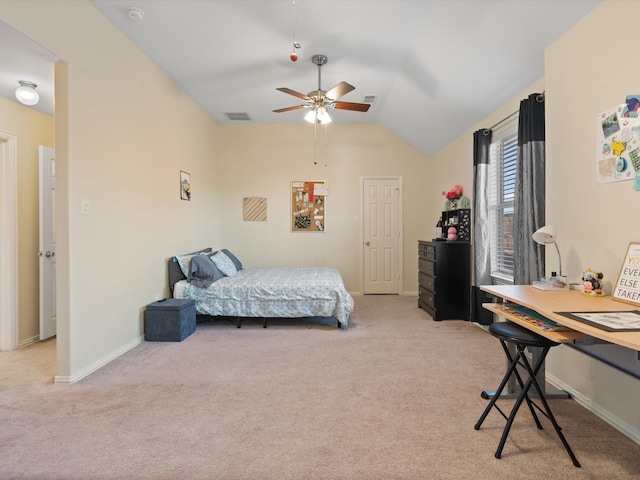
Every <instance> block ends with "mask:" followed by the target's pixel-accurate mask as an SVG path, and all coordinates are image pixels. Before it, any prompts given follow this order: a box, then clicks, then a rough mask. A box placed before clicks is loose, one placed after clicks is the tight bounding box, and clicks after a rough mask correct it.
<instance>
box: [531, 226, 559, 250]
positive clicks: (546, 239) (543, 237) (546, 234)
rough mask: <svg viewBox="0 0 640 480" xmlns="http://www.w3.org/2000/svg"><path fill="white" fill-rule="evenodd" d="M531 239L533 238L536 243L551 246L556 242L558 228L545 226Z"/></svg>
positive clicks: (534, 233)
mask: <svg viewBox="0 0 640 480" xmlns="http://www.w3.org/2000/svg"><path fill="white" fill-rule="evenodd" d="M531 238H533V240H534V241H535V242H536V243H540V244H542V245H550V244H552V243H554V242H555V241H556V227H555V226H553V225H545V226H544V227H541V228H539V229H538V230H536V231H535V232H533V235H531Z"/></svg>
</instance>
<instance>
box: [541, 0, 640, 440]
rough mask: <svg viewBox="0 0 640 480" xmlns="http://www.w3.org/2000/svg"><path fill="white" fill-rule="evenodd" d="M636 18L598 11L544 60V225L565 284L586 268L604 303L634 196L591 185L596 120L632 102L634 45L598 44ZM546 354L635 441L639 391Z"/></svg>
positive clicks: (639, 236)
mask: <svg viewBox="0 0 640 480" xmlns="http://www.w3.org/2000/svg"><path fill="white" fill-rule="evenodd" d="M639 15H640V2H629V1H606V2H604V3H603V4H602V5H601V6H599V7H598V8H596V9H595V10H594V11H593V12H592V13H591V14H589V15H588V16H587V17H586V18H585V19H584V20H583V21H581V22H580V23H579V24H578V25H577V26H575V27H574V28H573V29H571V30H570V31H569V32H568V33H566V34H565V35H564V36H563V37H562V38H560V39H559V40H558V41H557V42H556V43H554V44H553V45H552V46H551V47H550V48H548V49H547V52H546V55H545V83H546V92H547V102H546V108H547V110H546V113H547V174H546V177H547V205H550V206H552V208H547V222H548V223H553V224H555V225H556V227H557V229H558V243H559V247H560V251H561V254H562V263H563V270H566V273H567V274H568V276H569V279H570V280H571V281H578V280H579V278H580V275H581V273H582V271H584V270H585V269H587V268H592V269H595V270H598V271H601V272H603V273H604V280H605V287H606V290H607V291H608V292H609V293H611V290H612V283H615V280H616V278H617V276H618V273H619V270H620V267H621V265H622V260H623V255H624V253H625V251H626V247H627V245H628V242H630V241H636V242H637V241H640V222H639V221H638V219H639V218H640V216H639V214H638V205H640V193H639V192H636V191H634V190H633V181H624V182H617V183H609V184H601V185H596V182H595V180H596V177H595V171H596V168H595V152H596V117H597V115H598V114H599V113H601V112H602V111H604V110H607V109H609V108H611V107H614V106H616V105H618V104H620V103H623V102H624V99H625V97H626V95H627V94H637V93H638V78H639V77H640V65H639V64H638V62H635V61H634V60H633V59H634V58H635V56H636V46H635V44H634V42H625V41H622V42H615V43H614V44H611V43H610V42H609V41H608V39H609V38H610V37H611V34H612V31H613V30H614V29H615V27H613V26H614V25H616V24H619V23H620V21H622V20H624V19H629V18H638V16H639ZM614 36H615V35H614ZM548 262H549V263H550V265H549V267H551V266H552V265H551V262H557V259H555V260H554V258H553V256H550V258H549V259H548ZM594 308H597V302H596V303H594ZM554 350H555V351H553V354H552V355H551V356H550V358H549V360H548V363H547V365H548V370H549V372H550V373H551V374H552V375H553V376H555V377H556V378H557V379H558V380H560V381H561V382H564V383H566V384H567V385H568V386H569V387H570V388H572V389H574V395H576V396H579V397H582V396H583V397H584V401H585V402H586V403H593V404H594V405H595V406H596V408H598V409H600V410H601V415H602V416H604V417H605V418H606V417H608V416H609V415H611V418H610V420H612V421H613V422H620V424H621V425H622V426H621V429H623V430H625V431H626V432H627V433H628V434H629V435H631V436H633V437H634V438H636V439H638V441H640V410H639V409H638V405H639V404H640V381H638V380H636V379H634V378H632V377H630V376H628V375H625V374H623V373H621V372H619V371H617V370H614V369H612V368H610V367H608V366H606V365H604V364H602V363H601V362H598V361H596V360H592V359H590V358H589V357H587V356H585V355H583V354H581V353H578V352H575V351H573V350H571V349H568V348H565V347H561V348H560V349H554Z"/></svg>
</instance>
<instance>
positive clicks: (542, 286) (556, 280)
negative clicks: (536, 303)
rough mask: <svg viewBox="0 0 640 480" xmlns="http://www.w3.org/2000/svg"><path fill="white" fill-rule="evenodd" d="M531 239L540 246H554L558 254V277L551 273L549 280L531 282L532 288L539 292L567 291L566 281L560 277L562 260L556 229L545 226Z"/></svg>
mask: <svg viewBox="0 0 640 480" xmlns="http://www.w3.org/2000/svg"><path fill="white" fill-rule="evenodd" d="M531 238H533V240H534V241H535V242H536V243H539V244H540V245H551V244H554V245H555V247H556V251H557V252H558V272H559V275H558V276H556V275H555V272H553V273H552V274H551V277H550V278H541V279H540V281H539V282H533V286H534V288H537V289H539V290H569V284H568V283H567V279H566V278H565V277H563V276H562V258H560V249H559V248H558V244H557V243H556V227H555V226H553V225H545V226H544V227H541V228H539V229H538V230H536V231H535V232H533V235H531Z"/></svg>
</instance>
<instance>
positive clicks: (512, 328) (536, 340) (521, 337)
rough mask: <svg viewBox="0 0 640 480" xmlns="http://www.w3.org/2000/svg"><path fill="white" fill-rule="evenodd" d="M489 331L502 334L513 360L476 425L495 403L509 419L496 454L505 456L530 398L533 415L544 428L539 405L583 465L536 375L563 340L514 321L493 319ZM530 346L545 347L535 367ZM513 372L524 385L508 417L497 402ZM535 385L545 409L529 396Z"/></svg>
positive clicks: (540, 426) (496, 334)
mask: <svg viewBox="0 0 640 480" xmlns="http://www.w3.org/2000/svg"><path fill="white" fill-rule="evenodd" d="M489 333H490V334H491V335H493V336H494V337H496V338H498V340H500V344H501V345H502V348H503V350H504V353H505V354H506V356H507V359H508V361H509V366H508V368H507V372H506V373H505V375H504V378H503V379H502V382H501V383H500V386H499V387H498V389H497V390H496V392H495V394H494V395H493V397H492V398H491V400H490V402H489V404H488V405H487V408H485V409H484V412H483V413H482V416H481V417H480V419H479V420H478V422H477V423H476V425H475V427H474V428H475V429H476V430H480V427H481V426H482V422H484V420H485V418H487V415H488V414H489V412H490V411H491V409H492V408H493V407H495V408H496V410H498V411H499V412H500V414H501V415H502V416H503V417H504V418H505V419H506V420H507V425H506V426H505V427H504V431H503V432H502V438H501V439H500V444H499V445H498V450H496V454H495V456H496V458H500V457H501V456H502V449H503V448H504V444H505V442H506V441H507V436H508V435H509V430H510V429H511V425H512V424H513V420H514V419H515V417H516V413H518V409H519V408H520V406H521V405H522V402H523V401H526V402H527V406H528V407H529V411H530V412H531V415H532V416H533V420H534V421H535V422H536V426H537V427H538V428H539V429H540V430H542V425H541V424H540V420H539V419H538V416H537V414H536V412H535V409H537V410H538V411H539V412H540V413H542V414H543V415H544V416H545V417H547V418H548V419H549V420H550V421H551V423H552V424H553V428H554V429H555V430H556V433H557V434H558V436H559V437H560V440H561V441H562V444H563V445H564V448H565V449H566V450H567V453H568V454H569V457H571V460H572V461H573V464H574V465H575V466H576V467H580V463H579V462H578V459H577V458H576V456H575V455H574V454H573V451H572V450H571V447H570V446H569V443H567V440H566V439H565V438H564V435H563V434H562V429H561V428H560V426H559V425H558V422H556V419H555V417H554V416H553V413H552V412H551V409H550V408H549V404H548V403H547V399H546V398H545V395H544V392H543V390H542V388H540V385H539V383H538V380H537V379H536V375H537V374H538V371H539V370H540V367H541V366H542V365H543V363H544V359H545V357H546V356H547V353H548V352H549V349H550V348H551V347H555V346H556V345H559V344H558V343H556V342H553V341H552V340H549V339H548V338H545V337H543V336H541V335H538V334H537V333H535V332H532V331H531V330H528V329H527V328H525V327H522V326H520V325H518V324H516V323H512V322H498V323H492V324H491V326H490V327H489ZM507 343H511V344H514V345H515V347H516V353H515V355H513V356H512V354H511V352H510V351H509V348H508V347H507ZM527 347H539V348H541V349H542V351H541V353H540V356H539V358H538V360H537V362H536V363H535V365H534V366H533V367H532V366H531V364H530V363H529V360H528V359H527V357H526V355H525V348H527ZM518 365H521V366H522V367H524V368H525V370H526V371H527V374H528V375H529V378H528V379H527V381H526V383H525V382H523V381H522V377H521V376H520V373H519V372H518V369H517V366H518ZM511 375H515V377H516V380H517V381H518V384H519V385H520V388H521V389H522V391H521V392H520V395H518V399H517V400H516V403H515V404H514V406H513V408H512V409H511V413H510V414H509V416H508V417H507V415H506V414H505V413H504V412H503V411H502V410H501V409H500V407H499V406H498V405H497V404H496V401H497V400H498V398H500V394H501V393H502V391H503V389H504V387H505V385H506V384H507V382H508V381H509V378H510V377H511ZM532 385H533V387H534V388H535V390H536V391H537V393H538V397H539V399H540V401H541V402H542V405H543V406H544V410H542V409H541V408H540V407H539V406H538V405H537V404H536V403H535V402H534V401H532V400H531V397H530V396H529V390H530V388H531V386H532ZM534 407H535V409H534Z"/></svg>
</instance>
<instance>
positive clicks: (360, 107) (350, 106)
mask: <svg viewBox="0 0 640 480" xmlns="http://www.w3.org/2000/svg"><path fill="white" fill-rule="evenodd" d="M332 106H333V108H337V109H338V110H355V111H356V112H366V111H367V110H369V107H370V106H371V105H370V104H368V103H353V102H335V103H333V105H332Z"/></svg>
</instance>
